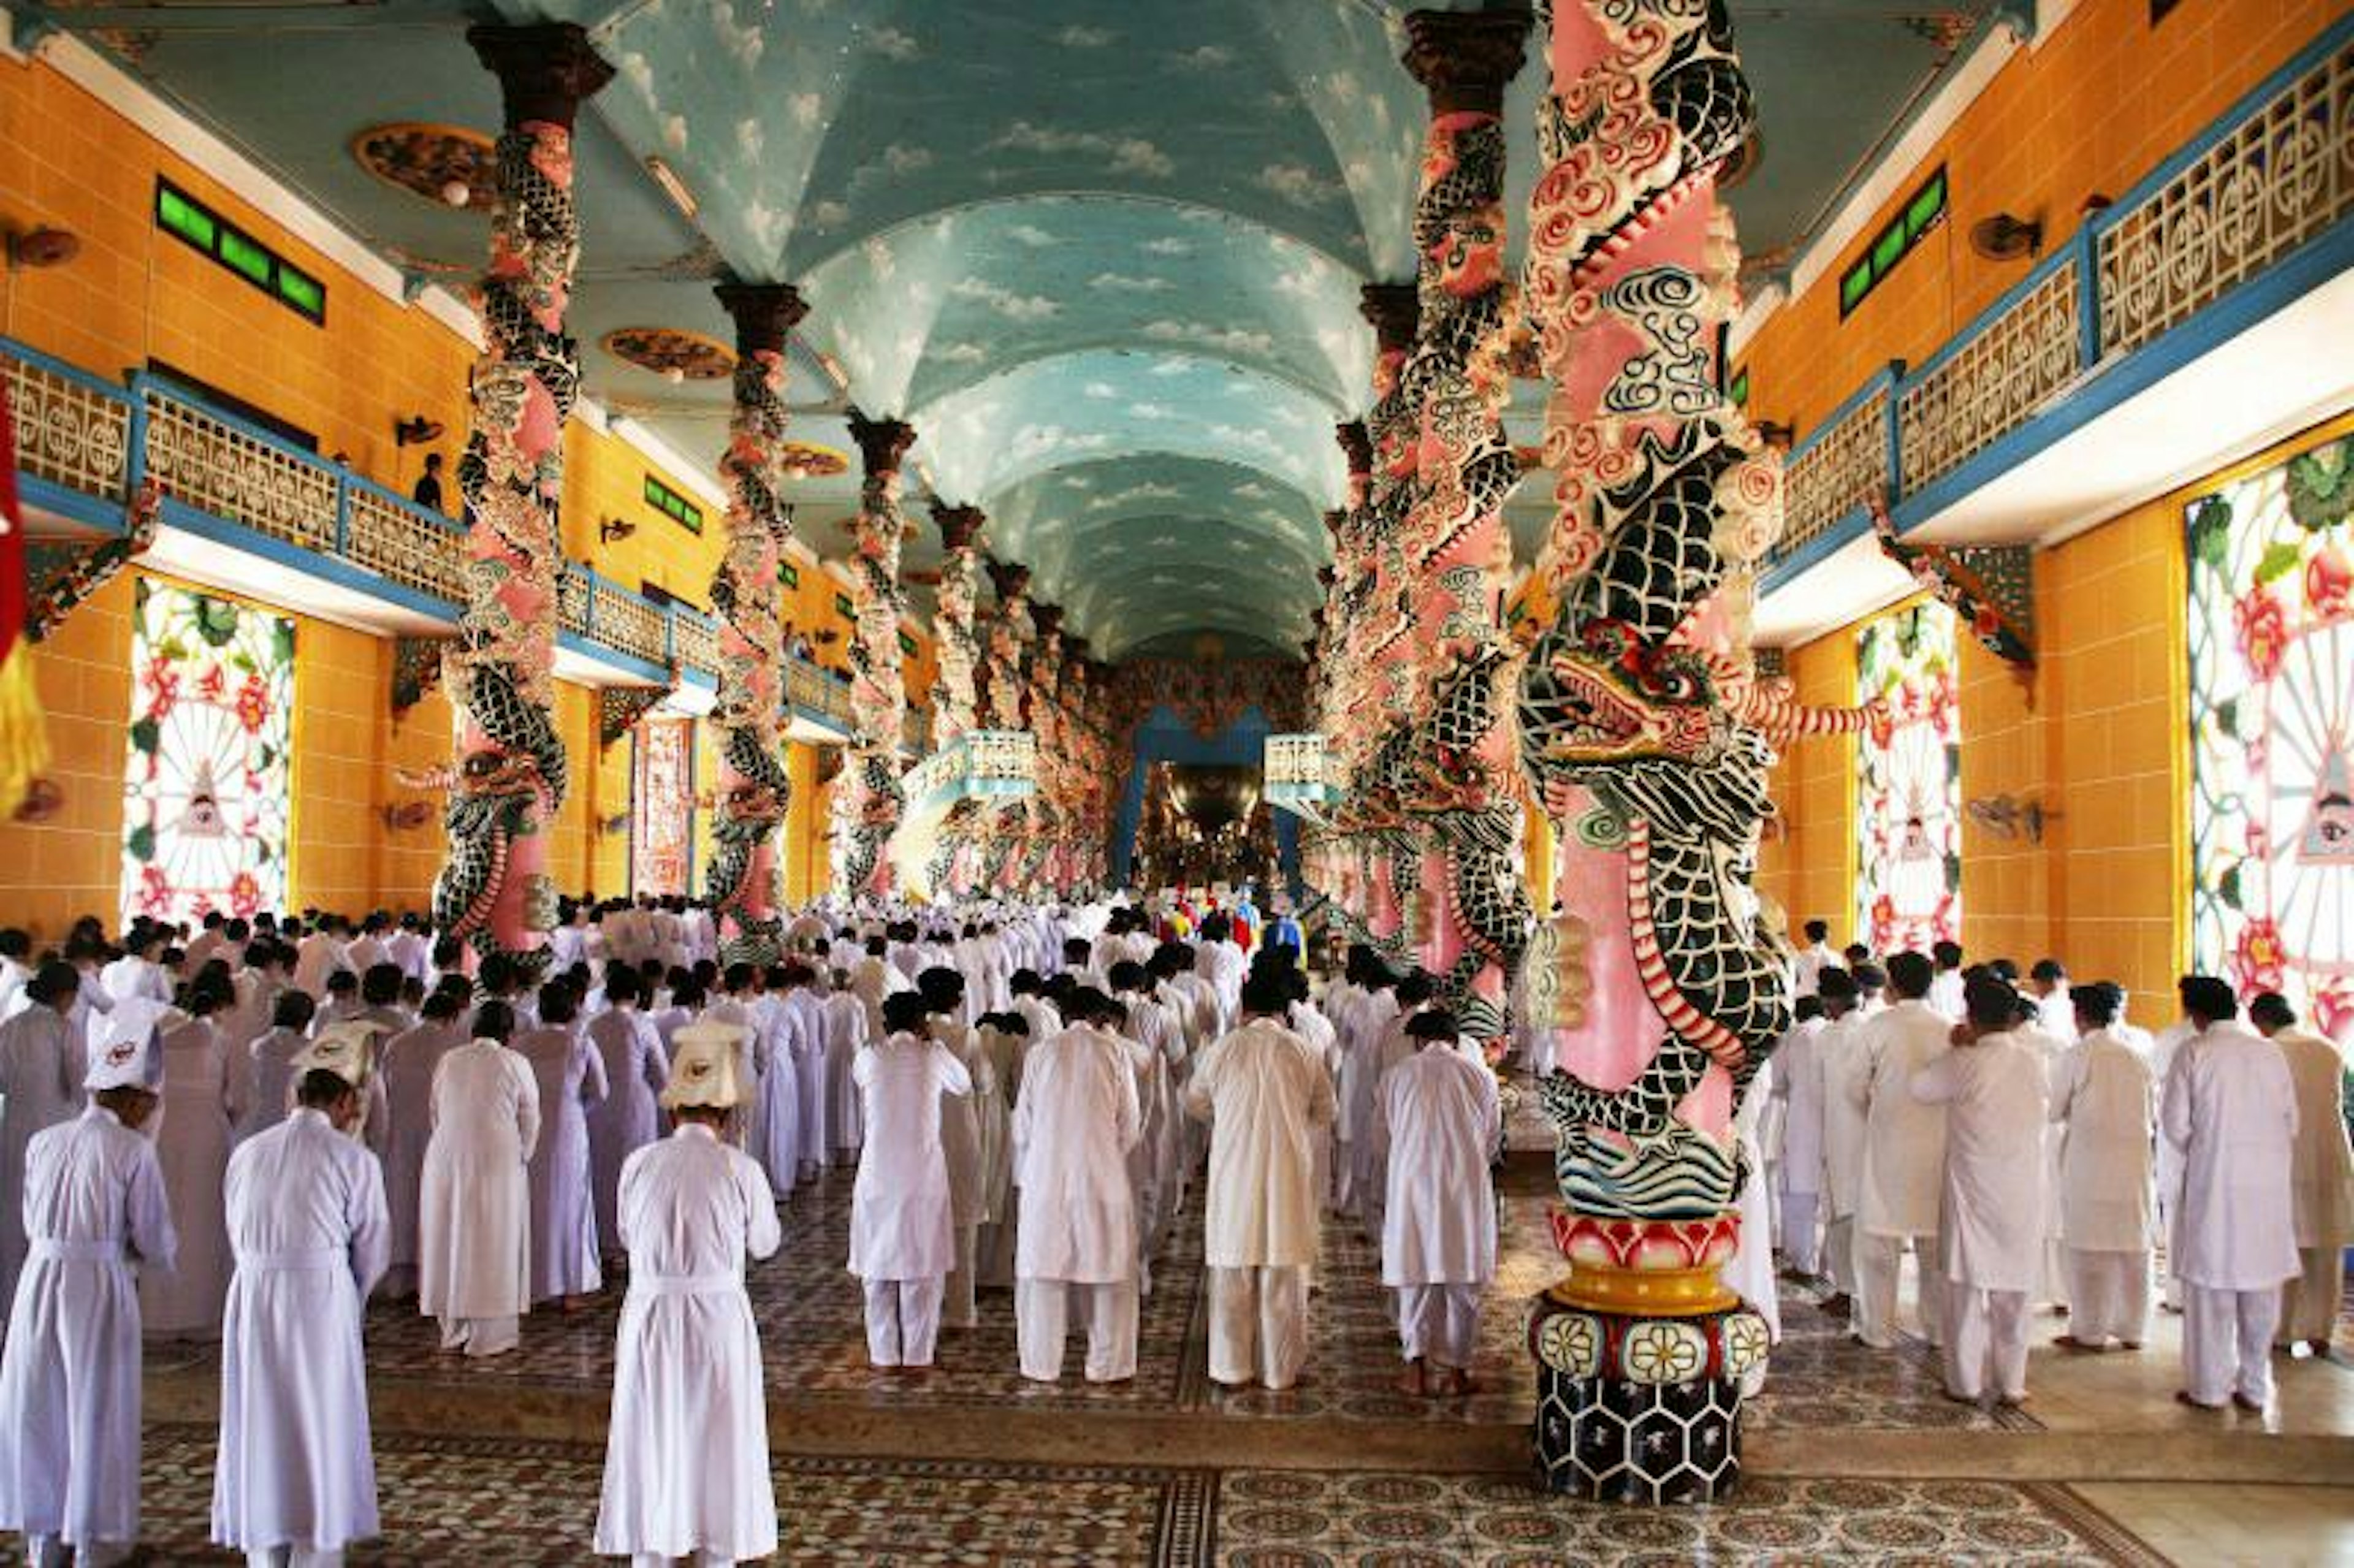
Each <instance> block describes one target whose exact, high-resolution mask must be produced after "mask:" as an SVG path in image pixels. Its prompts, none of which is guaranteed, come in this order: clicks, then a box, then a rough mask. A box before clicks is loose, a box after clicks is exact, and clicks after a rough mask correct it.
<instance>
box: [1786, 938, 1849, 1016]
mask: <svg viewBox="0 0 2354 1568" xmlns="http://www.w3.org/2000/svg"><path fill="white" fill-rule="evenodd" d="M1806 933H1807V945H1806V946H1805V947H1803V948H1799V949H1798V952H1797V957H1795V958H1793V959H1791V960H1790V994H1791V996H1792V998H1793V999H1797V998H1800V997H1809V996H1812V995H1814V994H1815V982H1816V980H1819V979H1820V978H1821V977H1822V972H1823V971H1824V970H1825V969H1837V968H1839V961H1840V958H1839V955H1838V954H1837V953H1834V952H1832V951H1831V943H1830V936H1831V928H1830V926H1829V923H1828V922H1826V921H1822V920H1809V921H1808V922H1807V926H1806Z"/></svg>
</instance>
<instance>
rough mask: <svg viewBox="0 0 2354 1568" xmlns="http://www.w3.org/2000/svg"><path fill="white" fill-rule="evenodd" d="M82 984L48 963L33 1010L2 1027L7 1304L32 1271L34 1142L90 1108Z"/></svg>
mask: <svg viewBox="0 0 2354 1568" xmlns="http://www.w3.org/2000/svg"><path fill="white" fill-rule="evenodd" d="M80 987H81V976H80V973H79V972H78V971H77V970H76V969H74V967H73V966H72V965H71V964H64V963H56V962H51V963H46V964H43V965H42V966H41V967H40V969H39V971H38V972H37V973H36V974H35V975H34V976H33V978H32V979H31V980H27V981H26V982H25V987H24V995H25V999H26V1006H25V1008H24V1009H23V1011H21V1012H18V1013H17V1014H16V1016H15V1017H14V1018H11V1019H10V1020H8V1022H5V1023H0V1107H5V1110H4V1111H0V1303H5V1302H9V1301H14V1300H15V1299H16V1276H17V1274H18V1273H19V1272H20V1271H21V1270H22V1269H23V1268H24V1266H25V1248H26V1245H27V1244H26V1236H25V1161H26V1158H27V1150H28V1149H29V1148H30V1146H31V1144H32V1141H33V1139H35V1138H36V1137H37V1136H38V1135H39V1134H41V1133H42V1132H44V1131H46V1130H47V1129H48V1128H53V1127H55V1126H57V1125H58V1123H59V1122H64V1121H71V1120H72V1119H73V1118H74V1117H75V1116H77V1115H79V1114H80V1110H81V1105H82V1088H81V1081H82V1074H83V1067H82V1034H81V1032H80V1030H78V1029H76V1028H75V1027H74V1026H73V1023H72V1022H71V1020H72V1014H73V1008H74V997H75V995H76V994H77V992H78V991H80Z"/></svg>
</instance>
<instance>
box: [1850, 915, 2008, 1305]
mask: <svg viewBox="0 0 2354 1568" xmlns="http://www.w3.org/2000/svg"><path fill="white" fill-rule="evenodd" d="M1934 978H1935V971H1934V970H1933V969H1931V968H1930V964H1929V959H1928V957H1927V955H1926V954H1923V953H1898V954H1897V955H1895V956H1894V957H1893V958H1892V959H1889V960H1888V980H1889V984H1890V986H1891V987H1892V989H1893V991H1895V993H1896V996H1897V1001H1896V1003H1895V1005H1893V1006H1892V1007H1890V1008H1889V1009H1888V1010H1887V1011H1886V1012H1882V1013H1881V1014H1879V1015H1878V1016H1877V1017H1874V1018H1872V1019H1869V1020H1867V1021H1865V1022H1864V1023H1863V1025H1862V1028H1861V1034H1860V1036H1859V1039H1860V1041H1861V1049H1862V1051H1863V1054H1864V1055H1865V1056H1866V1057H1867V1058H1868V1060H1869V1062H1870V1064H1871V1066H1870V1075H1869V1076H1868V1077H1864V1078H1854V1077H1850V1079H1849V1080H1848V1085H1847V1087H1848V1091H1849V1094H1850V1097H1853V1096H1855V1095H1856V1094H1858V1093H1861V1096H1862V1105H1863V1108H1864V1138H1863V1185H1862V1188H1861V1192H1860V1194H1859V1200H1858V1203H1857V1208H1856V1240H1855V1276H1856V1295H1855V1305H1856V1315H1855V1326H1856V1333H1857V1334H1858V1336H1859V1337H1860V1338H1861V1339H1862V1340H1863V1342H1864V1343H1865V1344H1867V1345H1869V1346H1871V1347H1872V1349H1874V1350H1879V1351H1886V1350H1893V1349H1894V1348H1895V1346H1896V1328H1897V1321H1896V1320H1897V1306H1896V1303H1897V1297H1898V1278H1899V1275H1900V1271H1901V1270H1902V1269H1903V1262H1904V1253H1905V1250H1906V1247H1907V1245H1908V1244H1909V1245H1910V1247H1911V1250H1912V1253H1913V1261H1914V1280H1915V1287H1916V1290H1917V1293H1918V1299H1919V1301H1920V1304H1921V1326H1922V1329H1923V1330H1924V1332H1925V1335H1926V1337H1927V1339H1928V1340H1929V1342H1930V1343H1931V1344H1933V1345H1934V1344H1935V1343H1937V1342H1938V1332H1937V1330H1938V1308H1939V1307H1940V1306H1942V1305H1943V1301H1942V1298H1943V1297H1944V1295H1945V1292H1944V1291H1943V1290H1942V1289H1940V1288H1939V1284H1938V1274H1937V1262H1936V1253H1935V1248H1934V1247H1933V1246H1932V1245H1931V1244H1932V1243H1933V1242H1934V1241H1935V1239H1936V1235H1937V1213H1938V1194H1939V1191H1940V1189H1941V1188H1943V1187H1944V1186H1945V1185H1946V1181H1945V1176H1946V1112H1945V1107H1943V1106H1942V1105H1941V1104H1938V1103H1935V1102H1932V1101H1925V1100H1923V1099H1921V1098H1919V1097H1915V1096H1914V1094H1912V1093H1911V1089H1910V1086H1911V1085H1912V1082H1913V1079H1914V1075H1916V1074H1918V1073H1920V1072H1921V1071H1922V1070H1923V1069H1925V1068H1926V1067H1927V1066H1928V1065H1930V1064H1931V1063H1933V1062H1935V1061H1936V1059H1937V1058H1938V1057H1940V1056H1942V1055H1944V1054H1946V1051H1947V1050H1949V1049H1950V1048H1951V1046H1950V1044H1949V1043H1948V1041H1947V1038H1946V1036H1947V1034H1948V1033H1949V1032H1950V1031H1951V1030H1952V1028H1953V1025H1952V1024H1950V1023H1949V1022H1946V1020H1945V1019H1944V1018H1941V1017H1939V1016H1938V1014H1937V1013H1936V1012H1935V1011H1933V1010H1932V1009H1931V1008H1930V1006H1929V1003H1928V1001H1927V998H1928V995H1929V983H1930V981H1931V980H1933V979H1934ZM2042 1126H2043V1123H2042V1119H2041V1113H2040V1111H2039V1113H2038V1117H2037V1120H2036V1131H2037V1133H2038V1135H2039V1136H2041V1130H2042Z"/></svg>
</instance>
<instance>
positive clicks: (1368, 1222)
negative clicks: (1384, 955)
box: [1335, 969, 1437, 1246]
mask: <svg viewBox="0 0 2354 1568" xmlns="http://www.w3.org/2000/svg"><path fill="white" fill-rule="evenodd" d="M1435 991H1437V986H1436V985H1435V984H1434V983H1433V982H1432V980H1431V977H1430V976H1429V975H1427V974H1426V973H1424V972H1423V971H1421V970H1420V969H1416V971H1414V972H1413V973H1412V974H1409V975H1407V976H1405V978H1404V979H1402V980H1399V981H1398V982H1397V984H1396V986H1395V987H1394V990H1393V991H1392V992H1391V997H1392V1000H1394V1002H1395V1004H1396V1005H1395V1006H1394V1008H1383V1007H1381V1006H1379V1005H1378V1004H1376V1005H1375V1006H1374V1007H1373V1008H1371V1009H1369V1010H1367V1011H1366V1012H1363V1013H1361V1015H1360V1016H1361V1019H1362V1020H1363V1021H1364V1022H1368V1023H1371V1022H1374V1021H1376V1020H1378V1027H1370V1028H1368V1029H1366V1030H1365V1031H1364V1033H1363V1037H1362V1039H1361V1040H1360V1042H1359V1044H1358V1050H1359V1051H1360V1052H1361V1053H1362V1060H1361V1061H1360V1064H1359V1069H1358V1070H1359V1079H1358V1085H1359V1087H1358V1092H1359V1093H1360V1094H1362V1095H1363V1096H1364V1104H1363V1107H1362V1108H1363V1118H1364V1119H1363V1121H1362V1122H1361V1123H1360V1124H1359V1128H1360V1135H1359V1137H1358V1139H1357V1140H1356V1144H1355V1147H1354V1148H1353V1149H1352V1150H1351V1151H1350V1153H1351V1158H1352V1160H1354V1161H1355V1164H1356V1171H1355V1173H1354V1174H1353V1176H1352V1179H1351V1181H1352V1187H1353V1188H1354V1191H1355V1195H1356V1200H1357V1218H1358V1220H1359V1222H1360V1224H1362V1226H1363V1231H1364V1234H1365V1239H1366V1240H1368V1241H1370V1242H1372V1243H1373V1245H1375V1246H1379V1245H1381V1240H1382V1224H1383V1220H1382V1205H1383V1204H1384V1203H1385V1202H1388V1197H1389V1151H1388V1150H1387V1149H1385V1148H1384V1146H1383V1144H1382V1140H1381V1139H1378V1138H1376V1137H1375V1136H1373V1123H1374V1121H1375V1119H1376V1118H1375V1114H1374V1110H1375V1105H1376V1103H1377V1102H1378V1100H1379V1098H1380V1096H1381V1082H1382V1078H1383V1076H1384V1075H1385V1074H1387V1073H1388V1072H1389V1070H1390V1069H1391V1068H1392V1067H1394V1066H1395V1065H1398V1064H1399V1063H1400V1062H1403V1061H1405V1059H1406V1058H1407V1057H1409V1056H1411V1055H1413V1054H1414V1042H1413V1041H1411V1040H1410V1039H1408V1038H1407V1037H1406V1033H1405V1025H1406V1021H1407V1020H1408V1019H1410V1018H1412V1017H1413V1016H1414V1015H1415V1014H1416V1013H1417V1012H1421V1011H1422V1010H1423V1009H1424V1008H1425V1007H1427V1006H1428V1005H1429V1004H1430V999H1431V996H1432V995H1433V993H1434V992H1435ZM1335 1105H1336V1107H1337V1105H1338V1101H1337V1099H1336V1100H1335Z"/></svg>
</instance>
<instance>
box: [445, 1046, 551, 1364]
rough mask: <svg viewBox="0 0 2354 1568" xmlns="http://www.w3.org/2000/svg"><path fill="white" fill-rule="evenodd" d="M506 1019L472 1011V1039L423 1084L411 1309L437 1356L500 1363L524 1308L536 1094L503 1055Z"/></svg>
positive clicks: (519, 1064)
mask: <svg viewBox="0 0 2354 1568" xmlns="http://www.w3.org/2000/svg"><path fill="white" fill-rule="evenodd" d="M473 1033H474V1038H473V1039H472V1041H471V1042H470V1043H469V1044H464V1045H460V1046H458V1047H456V1048H454V1049H453V1050H451V1052H450V1053H449V1054H446V1055H444V1056H443V1057H442V1058H441V1065H440V1066H439V1067H437V1068H436V1069H435V1070H434V1074H433V1105H432V1118H433V1137H432V1139H431V1141H430V1142H429V1143H428V1144H427V1145H426V1149H425V1169H424V1175H423V1180H422V1181H421V1182H420V1183H419V1197H418V1206H417V1308H418V1310H419V1312H421V1313H423V1314H424V1315H425V1316H426V1317H428V1318H433V1319H439V1320H440V1328H441V1348H442V1349H443V1350H445V1351H448V1350H454V1351H463V1352H464V1353H465V1354H467V1355H469V1356H495V1355H504V1353H506V1352H507V1351H512V1350H514V1348H515V1347H516V1345H517V1344H518V1343H520V1342H521V1332H520V1328H519V1321H518V1320H519V1319H521V1318H522V1316H523V1314H524V1313H525V1311H527V1310H529V1309H530V1307H531V1174H530V1170H529V1163H530V1160H531V1151H532V1150H534V1149H535V1148H536V1147H537V1146H538V1143H539V1087H538V1085H537V1083H536V1082H535V1080H534V1078H533V1075H532V1070H531V1064H530V1063H528V1062H526V1061H525V1060H524V1059H523V1058H522V1057H521V1056H518V1055H516V1054H514V1052H513V1051H510V1050H509V1049H507V1041H508V1039H509V1038H510V1037H512V1036H513V1034H514V1010H513V1009H512V1008H510V1007H509V1006H508V1005H507V1004H506V1003H505V1002H504V1001H486V1002H484V1003H482V1006H481V1007H479V1008H477V1009H475V1010H474V1022H473Z"/></svg>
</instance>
